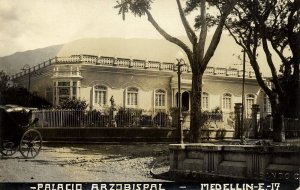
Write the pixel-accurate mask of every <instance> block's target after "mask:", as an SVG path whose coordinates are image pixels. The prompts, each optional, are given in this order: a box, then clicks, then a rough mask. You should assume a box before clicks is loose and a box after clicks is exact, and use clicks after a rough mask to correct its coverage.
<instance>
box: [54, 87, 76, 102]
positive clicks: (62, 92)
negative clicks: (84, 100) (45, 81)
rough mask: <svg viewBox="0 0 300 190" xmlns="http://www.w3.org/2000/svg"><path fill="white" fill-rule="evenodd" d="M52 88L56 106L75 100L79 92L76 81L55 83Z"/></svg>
mask: <svg viewBox="0 0 300 190" xmlns="http://www.w3.org/2000/svg"><path fill="white" fill-rule="evenodd" d="M53 86H54V89H53V96H54V104H56V105H58V104H60V103H61V102H63V101H65V100H67V99H76V97H77V93H78V92H77V91H78V90H79V84H78V82H77V81H55V82H54V83H53Z"/></svg>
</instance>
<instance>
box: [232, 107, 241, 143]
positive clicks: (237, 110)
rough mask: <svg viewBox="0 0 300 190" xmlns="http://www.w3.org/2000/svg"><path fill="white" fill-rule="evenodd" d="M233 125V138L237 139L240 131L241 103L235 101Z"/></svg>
mask: <svg viewBox="0 0 300 190" xmlns="http://www.w3.org/2000/svg"><path fill="white" fill-rule="evenodd" d="M234 113H235V126H234V138H235V139H239V138H240V137H241V135H242V134H241V133H242V118H241V116H242V103H235V106H234Z"/></svg>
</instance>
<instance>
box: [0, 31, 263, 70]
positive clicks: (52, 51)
mask: <svg viewBox="0 0 300 190" xmlns="http://www.w3.org/2000/svg"><path fill="white" fill-rule="evenodd" d="M183 41H185V42H186V40H183ZM179 50H180V48H178V46H177V45H175V44H173V43H170V42H168V41H166V40H164V39H121V38H85V39H79V40H75V41H72V42H69V43H66V44H63V45H54V46H49V47H45V48H40V49H35V50H29V51H25V52H17V53H15V54H12V55H9V56H5V57H0V70H4V71H5V72H6V73H7V74H14V73H17V72H19V71H20V70H21V68H22V67H23V66H24V65H26V64H28V65H30V66H33V65H37V64H39V63H41V62H43V61H45V60H47V59H49V58H53V57H55V56H60V57H64V56H70V55H74V54H88V55H97V56H111V57H123V58H130V57H132V58H133V59H148V60H154V61H164V62H175V55H176V53H177V52H178V51H179ZM241 55H242V53H241V48H240V47H239V46H237V45H236V44H235V43H234V42H233V41H232V39H231V38H229V37H228V36H226V35H223V36H222V39H221V41H220V44H219V46H218V48H217V50H216V52H215V54H214V56H213V57H212V59H211V60H210V63H209V66H217V67H224V68H228V67H237V65H238V64H240V63H241V60H239V59H238V58H237V57H238V56H241ZM262 55H263V54H262ZM185 60H186V61H187V58H185ZM263 61H264V59H262V61H261V63H262V62H263ZM247 68H249V67H247ZM261 71H262V72H263V73H264V74H266V73H267V72H268V69H266V66H262V68H261Z"/></svg>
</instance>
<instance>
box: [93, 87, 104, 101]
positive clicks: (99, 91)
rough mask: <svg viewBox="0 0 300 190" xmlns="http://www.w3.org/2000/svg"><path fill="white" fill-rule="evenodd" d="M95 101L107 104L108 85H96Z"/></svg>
mask: <svg viewBox="0 0 300 190" xmlns="http://www.w3.org/2000/svg"><path fill="white" fill-rule="evenodd" d="M94 93H95V96H94V102H95V103H96V104H99V105H105V104H106V97H107V87H106V86H101V85H96V86H95V87H94Z"/></svg>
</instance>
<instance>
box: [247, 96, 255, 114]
mask: <svg viewBox="0 0 300 190" xmlns="http://www.w3.org/2000/svg"><path fill="white" fill-rule="evenodd" d="M254 98H255V96H254V95H253V94H248V95H247V96H246V117H247V118H250V117H251V113H252V111H251V108H252V105H253V104H254Z"/></svg>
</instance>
